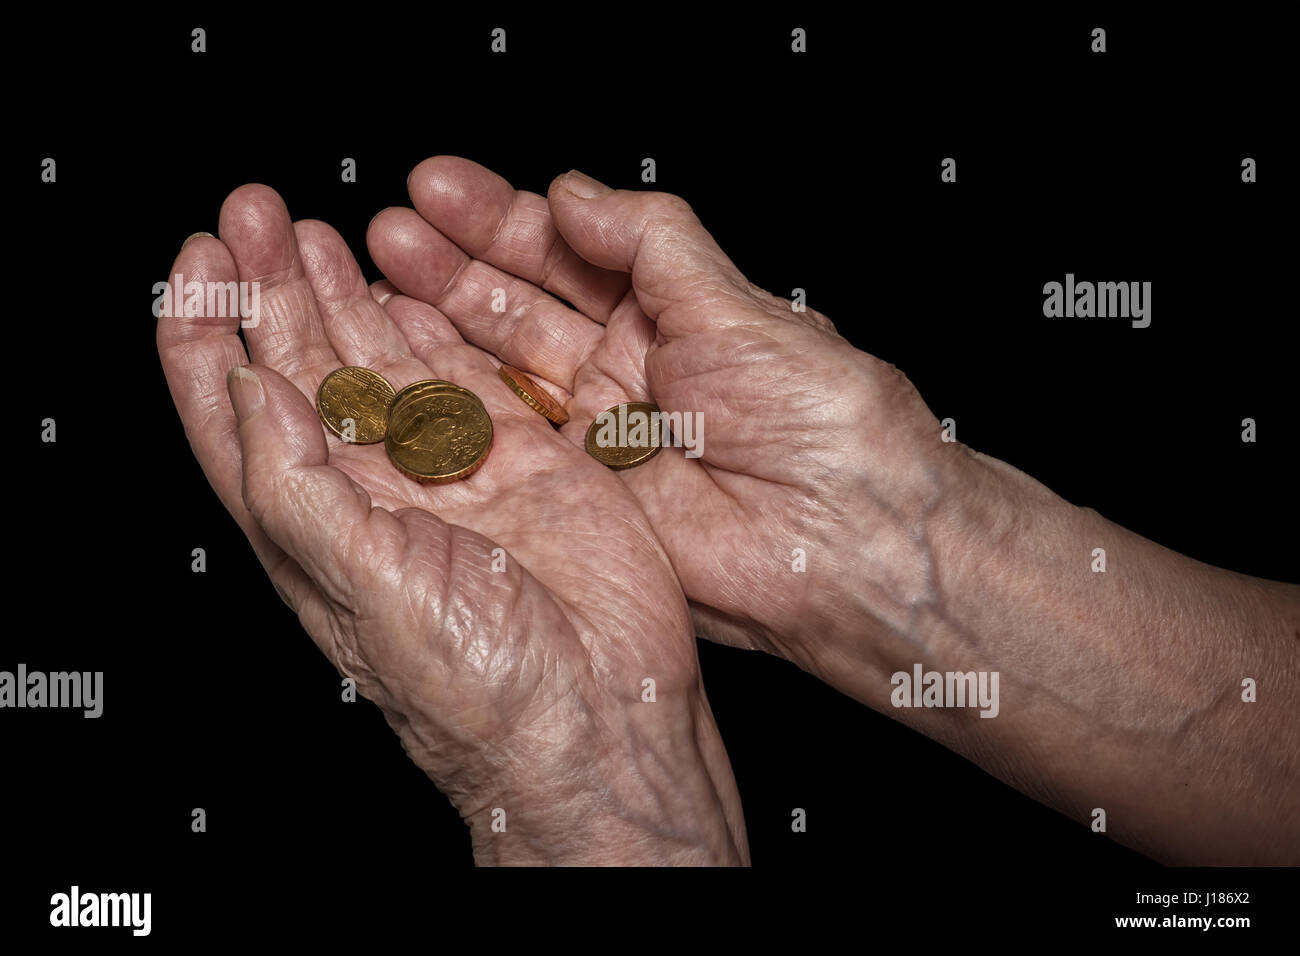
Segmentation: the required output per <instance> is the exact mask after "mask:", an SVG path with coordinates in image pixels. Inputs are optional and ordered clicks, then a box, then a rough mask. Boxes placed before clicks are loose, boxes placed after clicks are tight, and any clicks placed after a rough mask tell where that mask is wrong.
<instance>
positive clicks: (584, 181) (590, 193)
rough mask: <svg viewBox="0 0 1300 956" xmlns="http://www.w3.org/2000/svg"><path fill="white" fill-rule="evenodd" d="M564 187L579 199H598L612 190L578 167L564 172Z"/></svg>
mask: <svg viewBox="0 0 1300 956" xmlns="http://www.w3.org/2000/svg"><path fill="white" fill-rule="evenodd" d="M564 188H565V189H567V190H568V191H569V192H571V193H573V194H574V195H575V196H577V197H578V198H579V199H596V198H598V197H600V196H603V195H605V193H607V192H609V191H610V190H609V187H608V186H606V185H605V184H604V183H598V182H596V180H594V179H592V178H591V177H590V176H584V175H583V174H582V173H580V172H578V171H577V170H576V169H571V170H569V171H568V172H567V173H565V174H564Z"/></svg>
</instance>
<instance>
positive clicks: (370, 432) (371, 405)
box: [316, 366, 393, 445]
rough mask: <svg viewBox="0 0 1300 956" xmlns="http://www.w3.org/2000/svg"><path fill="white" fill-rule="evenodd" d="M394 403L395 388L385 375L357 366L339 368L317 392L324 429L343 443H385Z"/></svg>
mask: <svg viewBox="0 0 1300 956" xmlns="http://www.w3.org/2000/svg"><path fill="white" fill-rule="evenodd" d="M392 399H393V386H391V385H389V384H388V382H387V381H385V380H384V377H383V376H382V375H379V374H377V373H375V372H372V371H370V369H368V368H358V367H356V366H349V367H347V368H336V369H335V370H334V371H332V372H330V373H329V374H328V375H326V376H325V381H323V382H321V383H320V388H319V389H317V391H316V411H318V412H319V413H320V418H321V421H323V422H324V423H325V427H326V428H328V429H329V430H330V431H332V432H333V433H334V434H335V435H338V436H339V437H340V438H342V439H343V440H344V441H346V442H351V443H352V444H356V445H373V444H374V443H375V442H379V441H383V440H384V431H385V429H386V426H387V425H388V405H389V403H390V402H391V401H392ZM349 419H350V420H351V422H352V427H351V429H350V430H349V429H348V428H347V426H346V422H347V421H348V420H349ZM349 431H350V432H351V434H349Z"/></svg>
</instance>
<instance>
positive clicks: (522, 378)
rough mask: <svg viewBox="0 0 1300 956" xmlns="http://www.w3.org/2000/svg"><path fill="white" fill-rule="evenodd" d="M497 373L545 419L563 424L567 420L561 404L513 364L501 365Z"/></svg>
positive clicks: (566, 414) (566, 413)
mask: <svg viewBox="0 0 1300 956" xmlns="http://www.w3.org/2000/svg"><path fill="white" fill-rule="evenodd" d="M497 374H498V375H500V376H501V381H503V382H505V383H506V384H507V385H509V386H510V390H511V391H512V392H514V393H515V394H516V395H518V396H519V397H520V398H522V399H523V400H524V401H525V402H526V403H527V404H528V405H529V407H531V408H532V409H533V410H534V411H536V412H538V413H539V414H541V415H542V416H543V417H545V418H546V419H547V421H552V422H555V424H557V425H563V424H564V423H565V422H567V421H568V420H569V413H568V412H566V411H565V410H564V406H563V405H561V404H560V403H559V402H557V401H556V400H555V399H553V398H551V396H550V394H549V393H548V392H547V391H546V389H544V388H542V386H540V385H538V384H537V383H536V382H534V381H533V380H532V379H531V378H529V377H528V376H527V375H525V374H524V373H523V372H521V371H519V369H517V368H515V367H514V366H513V365H502V366H501V367H500V368H499V369H497Z"/></svg>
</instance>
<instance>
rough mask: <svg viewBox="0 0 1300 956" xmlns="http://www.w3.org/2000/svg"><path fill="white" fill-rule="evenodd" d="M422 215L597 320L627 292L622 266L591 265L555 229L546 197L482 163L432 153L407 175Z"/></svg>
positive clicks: (478, 255)
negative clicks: (515, 184)
mask: <svg viewBox="0 0 1300 956" xmlns="http://www.w3.org/2000/svg"><path fill="white" fill-rule="evenodd" d="M407 189H408V190H409V191H410V194H411V201H412V202H413V203H414V204H415V209H416V211H417V212H419V214H420V215H421V216H423V217H424V218H425V219H426V220H428V222H429V223H430V224H431V225H432V226H433V227H434V228H435V229H437V230H438V231H439V232H440V233H442V234H443V235H444V236H446V237H447V238H448V239H450V240H451V241H452V242H454V243H455V244H456V245H458V246H460V248H461V249H463V250H464V251H465V252H466V253H468V254H469V255H470V256H472V257H474V258H475V259H480V260H482V261H483V262H486V263H488V264H489V265H493V266H496V267H497V268H498V269H501V270H503V271H505V272H509V273H511V274H513V275H516V276H519V277H520V278H521V279H526V280H527V281H529V282H532V283H534V284H536V285H538V286H541V287H542V288H543V289H546V290H547V291H548V292H551V293H554V294H555V295H557V296H559V297H560V298H561V299H565V300H567V301H568V302H570V303H572V304H573V306H574V308H576V309H577V310H578V311H579V312H582V313H583V314H584V315H586V316H588V317H590V318H592V319H594V320H595V321H597V322H600V323H602V324H603V323H604V322H606V321H608V319H609V316H610V313H611V312H613V310H614V308H615V306H617V305H618V303H619V302H620V301H621V300H622V298H623V296H624V294H625V293H626V292H627V289H628V285H629V281H628V277H627V274H626V273H625V272H622V271H611V270H609V269H602V268H600V267H599V266H596V265H592V264H591V263H590V262H588V261H587V260H586V259H584V258H582V256H580V255H578V254H577V253H575V252H574V251H573V249H572V248H570V246H569V244H568V243H567V242H565V241H564V239H563V238H561V237H560V234H559V232H558V231H556V228H555V223H554V222H553V221H552V220H551V209H550V206H549V205H548V204H547V202H546V197H545V196H539V195H537V193H530V192H525V191H523V190H516V189H515V188H514V187H512V186H511V185H510V183H508V182H506V180H504V179H503V178H501V177H500V176H498V175H497V174H496V173H494V172H492V171H491V170H490V169H487V168H486V167H484V166H480V165H479V164H478V163H475V162H473V161H471V160H468V159H462V158H461V157H459V156H434V157H433V158H432V159H426V160H425V161H424V162H422V163H420V165H418V166H416V167H415V170H414V171H413V172H412V173H411V176H410V178H409V179H408V180H407Z"/></svg>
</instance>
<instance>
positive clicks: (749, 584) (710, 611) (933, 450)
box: [367, 157, 964, 671]
mask: <svg viewBox="0 0 1300 956" xmlns="http://www.w3.org/2000/svg"><path fill="white" fill-rule="evenodd" d="M409 190H410V194H411V198H412V200H413V203H414V206H415V209H414V210H411V209H401V208H392V209H387V210H384V211H383V212H382V213H380V215H378V216H377V217H376V218H375V219H374V221H373V222H372V223H371V226H370V229H369V233H368V237H367V242H368V245H369V248H370V251H371V255H372V257H373V258H374V260H375V262H376V263H377V264H378V265H379V267H380V269H381V270H382V271H383V272H384V274H385V276H386V277H387V279H388V280H389V281H390V282H391V284H392V286H393V287H394V288H395V289H396V290H400V292H401V293H403V294H404V295H405V296H409V297H412V298H414V299H416V300H419V301H421V302H423V303H425V304H426V305H427V306H430V307H432V308H433V309H436V310H437V312H436V314H437V316H438V317H439V318H438V321H441V320H442V317H445V318H446V319H447V320H449V321H450V323H451V325H452V326H454V327H455V328H456V329H457V330H458V331H459V332H460V333H461V334H462V335H463V336H464V338H465V339H466V340H467V341H468V342H470V343H472V344H474V345H477V346H479V347H481V348H483V349H484V350H486V351H487V352H490V353H492V354H493V355H495V356H497V357H499V359H500V360H502V361H504V362H507V363H509V364H512V365H515V366H517V367H519V368H521V369H523V370H524V371H527V372H529V373H531V374H532V375H534V376H535V377H538V378H539V379H542V380H544V381H545V382H546V383H548V384H549V385H550V386H551V390H552V391H553V393H554V394H555V396H556V397H557V398H559V399H560V400H561V401H566V402H567V403H568V405H567V407H568V410H569V412H570V415H571V416H572V417H571V419H570V421H569V422H568V424H566V425H565V426H564V427H563V428H562V429H561V431H562V433H563V434H564V435H565V436H566V437H567V438H568V439H569V440H570V441H571V442H572V443H573V444H575V445H581V444H582V442H583V440H584V437H585V433H586V430H587V427H588V426H589V425H590V424H591V422H592V421H593V420H594V419H595V417H596V416H597V415H598V414H599V413H600V412H602V411H604V410H605V409H607V408H609V407H611V406H613V405H615V404H617V403H619V402H625V401H648V402H653V403H654V404H656V405H658V406H659V407H660V408H661V409H663V410H664V411H666V412H677V413H682V414H684V415H697V414H698V416H699V419H700V420H702V423H703V433H702V439H703V440H702V443H700V446H699V448H698V449H697V450H699V451H701V452H702V454H701V456H700V457H698V458H697V457H691V456H689V455H687V454H685V452H684V450H679V449H666V450H665V451H663V452H661V453H660V454H659V455H658V456H656V457H655V458H653V459H651V460H650V461H649V462H648V463H646V464H644V465H642V466H640V467H638V468H635V469H632V470H629V471H626V472H623V473H622V476H623V480H624V481H625V482H626V484H627V486H628V488H630V489H631V490H632V491H633V492H634V493H635V495H636V499H637V501H638V502H639V503H640V506H641V507H642V508H643V509H644V510H645V512H646V514H647V515H648V516H649V518H650V522H651V524H652V525H653V528H654V531H655V533H656V534H657V535H658V537H659V539H660V540H661V541H662V543H663V545H664V547H665V549H666V550H667V552H668V555H669V557H670V558H671V559H672V563H673V567H674V569H675V570H676V572H677V575H678V577H679V579H680V581H681V583H682V585H683V587H684V589H685V592H686V595H687V597H688V598H689V599H690V601H691V605H692V610H693V612H694V616H695V621H696V624H697V627H698V628H699V630H700V632H701V633H702V634H704V635H705V636H708V637H711V638H713V639H716V640H719V641H722V642H724V643H729V644H733V645H738V646H744V647H761V648H764V649H766V650H769V651H773V652H775V653H779V654H781V655H783V656H786V657H788V658H791V659H793V660H795V661H796V662H798V663H800V664H801V665H803V666H805V667H807V668H808V669H810V670H815V671H817V670H822V671H826V670H829V669H830V668H825V667H821V666H819V661H818V658H819V657H822V656H826V655H834V654H837V653H840V650H839V648H840V647H841V646H843V645H842V644H841V643H837V641H836V637H837V636H841V637H843V638H844V641H846V642H847V641H850V640H853V641H856V640H857V639H859V638H860V637H861V631H862V629H863V627H864V622H869V623H868V624H867V625H866V626H868V627H875V628H877V629H879V630H881V631H889V632H894V633H899V632H903V631H906V629H907V628H908V625H909V621H910V618H911V616H912V615H913V614H914V613H916V610H917V608H918V607H919V606H922V605H924V604H925V602H926V601H927V600H928V598H929V596H930V595H932V593H933V590H934V582H933V581H932V580H930V579H929V569H930V567H931V565H930V562H929V555H928V551H929V548H930V544H929V542H928V540H927V522H929V521H930V520H931V519H932V518H933V517H934V514H935V510H936V508H937V507H938V505H939V503H940V501H941V499H942V497H943V493H944V489H945V486H946V485H947V484H948V482H947V477H948V473H949V472H950V471H951V470H952V469H954V468H955V467H957V458H959V457H960V456H961V455H962V454H963V453H964V452H963V451H962V450H960V446H955V445H945V444H944V443H943V442H941V441H940V427H939V424H938V422H937V421H936V420H935V418H934V416H933V415H932V414H931V413H930V411H929V409H928V408H926V406H925V403H924V402H923V401H922V400H921V398H920V396H919V394H918V393H917V392H916V390H915V388H913V387H912V385H911V383H910V382H908V381H907V379H906V378H905V377H904V376H903V375H902V373H901V372H899V371H898V370H897V369H896V368H895V367H894V366H892V365H889V364H886V363H885V362H882V361H879V360H877V359H875V358H873V357H872V356H870V355H867V354H865V353H863V352H861V351H859V350H857V349H855V348H853V347H852V346H851V345H850V344H849V343H848V342H847V341H845V340H844V339H843V338H842V337H840V336H839V335H838V334H836V332H835V330H834V328H833V326H832V324H831V322H830V321H829V320H828V319H827V318H826V317H825V316H823V315H821V314H820V313H818V312H817V311H815V310H813V309H807V310H803V311H796V310H795V308H794V306H793V304H792V303H791V302H790V301H789V300H786V299H782V298H778V297H776V296H773V295H771V294H769V293H767V292H765V291H763V290H762V289H760V288H758V287H756V286H755V285H753V284H752V283H750V282H749V281H747V280H746V279H745V277H744V276H743V275H742V274H741V272H740V270H739V269H738V268H737V267H736V266H735V265H734V264H733V263H732V262H731V260H730V259H728V258H727V256H726V255H725V254H724V253H723V252H722V250H721V249H720V248H719V247H718V245H717V244H716V243H715V242H714V240H713V238H712V237H711V236H710V235H709V233H708V232H707V231H706V230H705V229H704V227H703V226H702V225H701V223H700V221H699V220H698V219H697V218H696V216H695V215H694V214H693V212H692V211H691V209H690V207H689V206H688V205H687V204H686V203H685V202H684V201H682V200H681V199H679V198H677V197H675V196H672V195H668V194H665V193H656V192H632V191H621V190H611V189H609V188H607V187H605V186H603V185H601V184H599V183H596V182H594V181H593V180H591V179H589V178H587V177H585V176H583V175H581V174H579V173H576V172H572V173H569V174H566V175H564V176H561V177H559V178H557V179H556V180H555V181H554V182H553V183H552V184H551V187H550V190H549V193H548V195H547V196H545V197H543V196H540V195H537V194H534V193H529V192H524V191H516V190H515V189H513V188H512V187H511V186H510V184H509V183H507V182H506V181H505V180H504V179H502V178H501V177H500V176H497V175H496V174H494V173H492V172H491V171H489V170H487V169H485V168H483V167H482V166H479V165H478V164H476V163H473V162H470V161H468V160H465V159H460V158H456V157H435V158H433V159H429V160H426V161H425V162H423V163H421V164H420V165H419V166H418V167H417V168H416V169H415V170H414V172H413V173H412V175H411V177H410V179H409ZM497 290H500V293H498V291H497ZM494 295H495V296H496V300H497V305H498V306H499V305H500V303H501V301H502V296H504V304H505V310H504V311H503V312H502V311H494V308H493V297H494ZM403 315H405V316H410V321H407V322H404V323H403V327H404V328H405V329H406V330H407V332H408V335H414V334H417V330H416V329H414V328H412V326H413V325H414V324H415V319H416V316H415V314H414V313H412V312H405V311H404V313H403ZM696 437H697V438H698V437H700V436H696Z"/></svg>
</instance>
